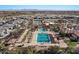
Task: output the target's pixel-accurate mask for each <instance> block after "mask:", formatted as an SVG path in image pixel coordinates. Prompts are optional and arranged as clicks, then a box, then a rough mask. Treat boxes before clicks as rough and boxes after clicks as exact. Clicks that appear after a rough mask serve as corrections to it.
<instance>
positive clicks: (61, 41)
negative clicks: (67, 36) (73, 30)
mask: <svg viewBox="0 0 79 59" xmlns="http://www.w3.org/2000/svg"><path fill="white" fill-rule="evenodd" d="M59 46H60V47H61V48H67V47H68V46H67V44H66V43H65V42H64V40H59Z"/></svg>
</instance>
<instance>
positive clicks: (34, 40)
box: [31, 31, 58, 46]
mask: <svg viewBox="0 0 79 59" xmlns="http://www.w3.org/2000/svg"><path fill="white" fill-rule="evenodd" d="M37 33H41V32H39V31H35V32H33V37H32V41H31V44H35V45H38V46H54V45H57V46H58V44H54V43H43V44H41V43H37V40H36V39H37V35H36V34H37ZM42 33H47V34H51V35H52V36H53V37H54V41H55V42H56V43H58V40H57V38H56V37H55V33H54V32H50V31H45V32H42Z"/></svg>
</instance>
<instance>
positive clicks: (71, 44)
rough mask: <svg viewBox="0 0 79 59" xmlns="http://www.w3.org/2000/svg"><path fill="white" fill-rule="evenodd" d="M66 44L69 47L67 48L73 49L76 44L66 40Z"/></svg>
mask: <svg viewBox="0 0 79 59" xmlns="http://www.w3.org/2000/svg"><path fill="white" fill-rule="evenodd" d="M66 43H67V45H68V46H69V48H74V47H75V46H76V44H77V42H74V41H70V40H68V41H67V42H66Z"/></svg>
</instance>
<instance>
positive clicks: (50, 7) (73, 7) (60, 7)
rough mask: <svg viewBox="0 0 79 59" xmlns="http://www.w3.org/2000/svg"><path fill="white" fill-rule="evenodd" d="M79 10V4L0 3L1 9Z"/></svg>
mask: <svg viewBox="0 0 79 59" xmlns="http://www.w3.org/2000/svg"><path fill="white" fill-rule="evenodd" d="M20 9H38V10H79V5H0V10H20Z"/></svg>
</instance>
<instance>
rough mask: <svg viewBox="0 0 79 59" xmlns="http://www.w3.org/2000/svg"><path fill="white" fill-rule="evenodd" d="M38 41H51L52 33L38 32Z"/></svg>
mask: <svg viewBox="0 0 79 59" xmlns="http://www.w3.org/2000/svg"><path fill="white" fill-rule="evenodd" d="M37 42H39V43H51V38H50V35H49V34H46V33H38V35H37Z"/></svg>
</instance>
